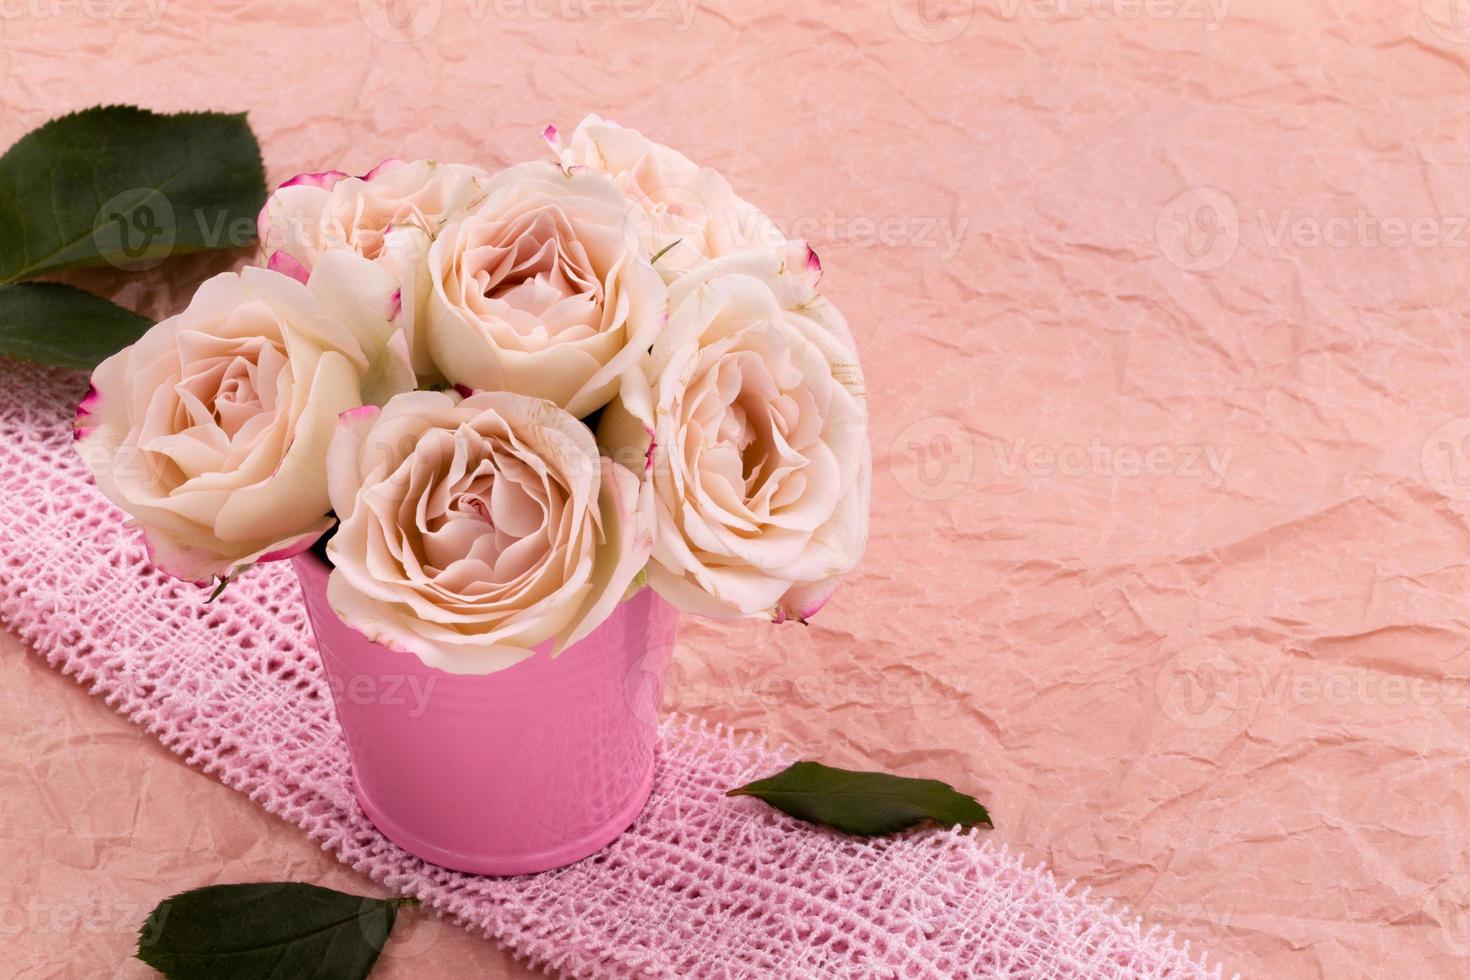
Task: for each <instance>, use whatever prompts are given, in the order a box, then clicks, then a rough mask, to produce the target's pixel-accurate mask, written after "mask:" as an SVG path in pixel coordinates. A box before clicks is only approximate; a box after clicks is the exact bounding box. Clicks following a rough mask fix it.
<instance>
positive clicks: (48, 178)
mask: <svg viewBox="0 0 1470 980" xmlns="http://www.w3.org/2000/svg"><path fill="white" fill-rule="evenodd" d="M264 201H265V172H264V170H263V169H262V167H261V162H260V146H259V144H258V143H257V142H256V140H255V135H254V134H253V133H252V132H251V131H250V127H249V125H248V124H247V123H246V122H245V116H244V114H243V113H242V114H237V115H226V114H224V113H218V112H185V113H179V114H177V115H163V114H160V113H155V112H150V111H148V110H147V109H139V108H137V107H135V106H99V107H96V108H92V109H83V110H82V111H80V112H74V113H71V114H70V115H66V116H62V117H60V118H59V119H53V120H51V121H50V122H48V123H46V124H45V125H43V126H41V127H40V128H39V129H35V130H32V131H31V132H29V133H27V134H26V135H25V136H22V137H21V138H20V140H19V141H18V142H17V143H16V144H15V145H14V146H12V147H11V148H10V149H9V150H8V151H6V153H5V155H4V156H3V157H0V229H4V231H3V233H0V283H5V282H19V281H21V280H24V279H33V278H35V277H37V276H41V275H46V274H49V273H53V272H56V271H58V270H61V269H72V268H79V267H83V266H100V265H114V266H117V267H118V268H122V269H146V268H151V267H152V266H154V265H157V264H158V263H159V262H161V261H163V260H164V259H165V258H167V257H168V256H170V255H180V254H183V253H185V252H196V251H200V250H203V249H215V248H234V247H238V246H241V245H248V244H249V243H250V242H252V241H254V239H255V218H256V215H257V214H258V213H259V211H260V207H261V205H262V204H263V203H264Z"/></svg>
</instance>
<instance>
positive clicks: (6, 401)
mask: <svg viewBox="0 0 1470 980" xmlns="http://www.w3.org/2000/svg"><path fill="white" fill-rule="evenodd" d="M85 387H86V386H85V380H84V379H81V378H79V377H78V376H76V375H74V374H70V373H66V372H60V371H53V370H47V369H42V368H36V367H31V366H26V365H21V364H16V363H13V362H8V361H0V479H3V487H4V494H5V497H4V500H5V503H4V506H3V508H0V556H3V558H0V616H3V618H4V620H5V622H6V624H7V625H8V626H9V627H10V628H11V629H12V630H14V631H15V632H16V633H18V634H19V635H20V636H21V637H22V638H23V639H24V640H25V641H26V642H28V643H29V644H31V646H32V647H33V648H34V649H35V650H36V651H37V652H38V653H40V654H41V655H42V656H44V657H45V658H46V659H47V660H48V661H49V662H50V663H51V664H52V665H53V666H55V667H58V668H60V669H61V670H62V671H63V672H64V673H66V674H68V675H70V676H72V677H73V678H75V679H76V680H77V681H78V682H79V683H81V684H82V685H84V686H85V687H87V688H88V689H90V690H92V691H100V692H103V693H104V694H105V695H106V698H107V701H108V703H109V704H111V705H113V706H115V707H116V708H117V709H118V710H119V711H121V712H122V713H123V714H125V715H126V716H127V717H128V718H130V719H131V720H132V721H134V722H135V723H137V724H139V725H142V726H144V727H146V728H147V729H148V730H149V731H151V732H153V733H154V734H155V735H157V737H158V738H159V739H160V740H161V741H162V742H163V743H164V744H165V745H167V746H168V747H169V748H170V749H172V750H173V751H174V752H176V753H178V754H179V755H180V756H182V757H183V758H184V759H185V760H186V761H187V762H189V763H190V764H191V765H194V766H198V767H199V768H201V769H203V770H204V771H206V772H212V773H216V774H217V775H218V776H219V778H220V779H221V780H222V781H223V782H224V783H226V784H227V785H229V786H231V787H233V788H235V789H237V790H239V791H240V792H242V793H248V794H249V795H250V797H251V798H252V799H254V800H256V801H257V802H259V803H260V804H261V805H262V806H264V807H265V808H266V809H268V810H270V811H271V812H272V813H276V814H279V815H281V816H282V817H284V818H285V819H287V820H290V821H291V822H293V823H295V824H297V825H299V826H300V827H301V828H302V829H304V830H305V831H306V832H307V833H308V834H309V835H310V836H311V837H312V839H313V840H315V841H317V842H318V843H320V844H321V845H322V846H323V847H325V848H327V849H328V850H330V851H331V852H332V853H334V854H335V855H336V856H337V857H338V858H340V859H341V860H342V861H343V862H345V863H347V864H350V865H352V866H353V867H354V868H357V869H358V870H361V871H363V872H366V873H367V874H369V875H371V876H372V877H373V878H374V879H375V880H377V881H380V882H382V883H383V884H384V885H386V886H387V887H389V888H391V889H393V890H394V891H396V892H398V893H400V894H404V895H413V896H416V897H417V898H419V899H421V900H422V901H423V903H424V904H425V905H427V906H430V907H433V908H435V909H438V910H440V911H442V912H443V913H445V914H447V915H450V916H452V917H454V918H455V919H456V920H457V921H459V922H460V923H462V924H463V925H465V926H467V927H471V928H475V929H480V930H483V931H484V932H485V933H486V934H487V935H489V936H491V937H493V938H494V939H495V940H496V941H498V942H500V943H501V944H503V945H505V946H506V947H508V948H509V949H510V950H512V951H513V952H514V953H515V954H516V955H517V956H518V957H520V958H522V959H524V960H525V961H527V962H528V963H530V964H531V965H533V966H535V967H538V968H541V969H545V970H548V971H550V972H554V973H557V974H561V975H566V976H572V977H606V976H637V977H669V978H705V977H781V978H806V977H838V976H840V977H902V978H904V980H911V978H930V977H932V978H936V980H949V978H954V977H1037V978H1041V977H1045V978H1057V977H1075V978H1086V980H1107V978H1119V980H1121V978H1125V977H1126V978H1205V977H1211V978H1218V977H1219V975H1220V968H1219V966H1218V965H1216V966H1214V967H1209V966H1207V965H1206V958H1205V956H1204V955H1203V954H1197V955H1191V954H1190V952H1189V949H1188V944H1184V945H1183V946H1182V947H1181V946H1179V945H1176V943H1175V942H1174V940H1173V937H1172V935H1163V934H1160V933H1159V932H1157V931H1156V930H1147V931H1145V930H1144V929H1142V928H1141V927H1140V925H1139V923H1138V922H1137V920H1136V919H1131V918H1129V917H1125V916H1124V915H1121V914H1119V913H1117V912H1115V911H1113V910H1111V909H1110V908H1109V907H1108V906H1107V905H1105V904H1100V903H1096V902H1093V901H1091V900H1089V898H1088V897H1087V895H1086V894H1085V893H1081V894H1076V893H1074V892H1073V890H1072V889H1071V888H1070V887H1069V886H1063V885H1060V884H1059V883H1058V882H1057V881H1056V880H1055V879H1053V878H1052V876H1051V875H1050V874H1049V873H1048V872H1046V871H1044V870H1041V869H1039V868H1034V867H1027V866H1025V865H1024V864H1023V862H1022V861H1021V860H1020V859H1019V858H1018V857H1017V856H1015V855H1013V854H1010V853H1008V852H1007V851H1006V850H1005V849H1003V848H999V847H994V846H991V845H990V844H988V843H985V842H984V841H983V839H982V840H977V839H975V838H974V837H972V836H970V835H966V834H957V833H953V832H950V831H943V830H931V831H925V832H918V833H911V834H906V835H900V836H897V837H893V838H884V839H879V840H861V839H857V838H850V837H846V836H843V835H840V834H836V833H832V832H828V831H825V830H823V829H820V828H813V827H810V826H807V825H804V824H801V823H798V822H796V821H793V820H790V819H788V818H786V817H784V816H782V815H781V814H779V813H776V812H775V811H773V810H770V809H769V808H767V807H766V806H765V805H764V804H761V803H759V802H757V801H755V800H752V799H737V800H732V799H727V798H726V797H725V796H724V795H723V790H724V789H726V788H728V787H730V786H736V785H739V784H740V783H741V782H744V781H746V780H748V779H750V778H753V777H755V776H758V775H765V774H767V773H769V772H771V771H773V770H775V769H777V768H779V767H781V766H783V765H785V764H786V763H788V762H790V761H791V758H790V757H789V756H788V755H787V754H785V753H782V752H780V751H777V750H775V749H773V748H771V747H769V746H767V745H766V744H765V743H764V742H763V741H762V740H761V739H759V738H758V737H756V736H751V735H735V734H732V733H728V732H725V731H722V730H717V729H714V728H711V727H708V726H705V725H703V724H701V723H700V722H698V721H696V720H693V719H689V718H673V719H670V720H668V721H667V722H665V724H664V726H663V729H662V738H663V741H662V749H661V755H660V760H659V767H658V772H657V781H656V785H655V787H654V793H653V798H652V800H651V801H650V802H649V804H648V807H647V809H646V810H645V811H644V813H643V814H642V816H641V817H640V818H639V819H638V822H637V823H636V824H635V825H634V826H633V828H632V829H631V830H629V831H628V832H627V833H626V834H624V835H623V836H622V837H620V838H619V839H618V840H617V841H615V842H614V843H613V844H612V845H611V846H610V847H608V848H607V849H606V850H604V851H602V852H601V853H599V854H597V855H596V856H594V857H592V858H589V859H587V860H585V861H582V862H580V863H578V864H576V865H573V866H572V867H569V868H564V869H562V870H559V871H553V872H548V873H546V874H542V875H534V876H528V877H522V878H480V877H475V876H472V875H464V874H459V873H456V872H452V871H446V870H444V869H442V868H438V867H435V866H433V865H429V864H426V863H424V862H423V861H420V860H418V859H417V858H414V857H412V856H410V855H408V854H406V853H404V852H403V851H401V850H399V849H398V848H397V847H396V846H394V845H393V844H391V843H390V842H388V841H387V840H386V839H384V838H383V837H382V836H381V835H380V834H379V833H378V832H377V831H376V830H375V829H374V828H373V826H372V825H371V824H370V823H368V821H367V819H366V818H365V817H364V816H363V814H362V812H361V811H360V810H359V809H358V806H357V803H356V802H355V800H354V799H353V796H352V790H351V786H350V782H349V777H348V759H347V751H346V747H345V745H344V744H343V742H342V739H341V736H340V733H339V732H338V730H337V726H336V723H335V722H334V720H333V718H332V710H331V704H330V697H329V694H328V691H327V689H326V684H325V682H324V681H323V679H322V676H321V673H320V670H319V668H318V664H317V655H316V651H315V650H314V649H313V646H312V639H311V635H310V633H309V630H308V628H307V625H306V617H305V613H304V610H303V608H302V605H301V602H300V597H299V595H298V591H297V585H296V581H295V578H294V577H293V575H292V574H291V570H290V568H289V567H287V566H286V565H285V563H280V564H277V565H274V566H267V567H264V568H261V569H257V570H256V571H254V572H252V573H251V574H250V575H248V576H245V577H244V578H243V579H242V580H241V581H240V582H237V583H236V584H234V585H233V586H232V587H231V588H230V589H229V590H228V591H227V592H226V593H225V595H224V597H223V598H221V599H220V600H219V601H218V602H216V603H214V604H213V605H208V606H206V605H204V604H203V603H202V601H201V600H202V597H201V595H200V593H199V591H198V590H197V589H195V588H194V587H192V586H188V585H183V584H180V583H177V582H174V581H172V580H170V579H168V578H166V577H165V576H163V575H161V574H159V573H157V572H155V571H153V570H152V569H150V568H149V567H148V565H147V561H146V557H145V555H144V552H143V547H142V543H141V539H140V538H139V536H138V534H137V533H136V532H135V531H132V530H128V529H126V528H125V527H124V526H123V520H124V515H123V514H122V513H121V512H119V511H118V510H117V509H115V508H114V507H113V506H112V505H111V504H110V503H108V502H107V501H106V500H105V499H104V498H103V497H102V496H101V495H100V494H98V492H97V491H96V489H95V488H94V487H93V485H92V482H91V479H90V478H89V477H88V475H87V474H86V471H85V469H84V467H83V466H82V465H81V462H80V460H79V459H78V458H77V457H76V454H75V453H74V451H73V449H72V439H71V432H70V425H71V418H72V414H73V410H74V406H75V404H76V401H77V400H78V399H79V398H80V397H81V395H82V393H83V391H84V390H85Z"/></svg>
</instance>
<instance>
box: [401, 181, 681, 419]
mask: <svg viewBox="0 0 1470 980" xmlns="http://www.w3.org/2000/svg"><path fill="white" fill-rule="evenodd" d="M485 190H486V196H485V200H484V202H483V203H482V204H480V205H479V206H478V207H477V208H476V209H474V210H473V211H472V212H470V213H469V214H467V215H465V216H463V217H462V218H460V219H459V220H457V221H455V222H452V223H450V224H448V225H446V226H445V227H444V229H443V231H442V232H441V233H440V234H439V237H438V238H437V239H436V240H435V242H434V244H433V246H432V247H431V248H430V249H429V263H428V267H429V278H430V285H431V290H432V292H431V295H430V297H429V305H428V344H429V352H430V354H431V355H432V357H433V360H434V363H435V364H436V366H437V367H438V369H439V370H440V371H441V372H443V374H444V376H445V377H446V378H448V379H449V380H450V381H452V382H455V383H457V384H464V385H468V386H469V387H471V388H476V389H484V390H488V391H513V392H516V393H518V394H522V395H531V396H533V397H537V398H546V399H549V400H550V401H554V402H556V403H557V404H558V405H560V406H561V407H563V408H565V409H566V410H567V411H569V412H570V413H571V414H573V415H575V416H578V417H580V416H584V415H587V414H589V413H591V412H592V411H594V410H596V409H598V408H600V407H602V406H603V405H605V404H606V403H607V402H608V400H609V399H611V398H612V396H613V395H614V393H616V391H617V387H618V377H619V375H621V374H622V372H624V371H626V370H627V369H628V368H629V367H631V366H632V365H633V364H635V363H636V362H637V360H638V358H640V357H642V356H643V354H644V353H645V352H646V351H647V350H648V348H649V346H650V345H651V344H652V343H653V340H654V338H655V337H656V336H657V335H658V332H659V329H660V328H661V327H662V325H663V321H664V318H665V316H666V314H667V290H666V289H665V287H664V284H663V281H662V280H661V279H660V278H659V275H658V273H657V272H655V271H654V270H653V266H652V265H651V264H650V263H649V256H648V255H647V253H645V252H644V250H643V248H642V247H641V245H640V244H639V242H638V239H637V235H636V228H635V227H634V220H633V216H634V210H633V208H632V205H631V204H630V203H629V201H628V200H627V198H625V197H623V195H622V194H621V193H619V191H618V189H617V188H616V187H614V186H613V184H612V182H611V181H609V180H608V179H607V178H606V177H601V176H597V175H593V174H578V175H570V176H569V175H567V174H565V173H563V172H562V171H561V170H560V169H558V168H557V167H556V166H555V165H554V164H550V163H528V164H522V165H520V166H517V167H512V168H510V169H509V170H506V171H503V172H501V173H499V174H497V175H496V176H495V177H493V178H491V180H490V182H489V183H488V184H487V185H486V188H485Z"/></svg>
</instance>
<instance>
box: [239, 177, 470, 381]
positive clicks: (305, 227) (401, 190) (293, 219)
mask: <svg viewBox="0 0 1470 980" xmlns="http://www.w3.org/2000/svg"><path fill="white" fill-rule="evenodd" d="M486 178H487V175H486V173H485V171H483V170H481V169H480V168H479V167H471V166H466V165H464V164H457V163H437V162H434V161H431V160H417V161H413V162H406V161H403V160H385V161H383V162H382V163H380V164H378V166H376V167H374V168H373V169H372V170H371V171H369V172H368V173H366V174H364V175H363V176H361V177H349V176H348V175H346V174H344V173H342V172H341V171H340V170H329V171H327V172H325V173H319V174H300V175H298V176H296V177H293V178H291V179H290V180H288V181H286V182H285V183H284V184H282V185H281V186H280V187H279V188H277V190H276V192H275V193H274V194H272V195H271V196H270V198H269V199H268V200H267V201H266V203H265V207H264V208H262V209H261V212H260V219H259V222H258V225H259V227H258V231H259V236H260V245H261V253H262V256H263V258H264V261H265V263H266V265H267V266H268V267H269V268H271V269H275V270H276V271H278V272H284V273H286V274H287V275H290V276H295V277H296V278H298V279H300V280H301V281H302V282H305V281H306V277H307V276H308V275H310V273H311V270H312V269H313V268H314V267H315V266H316V262H317V258H318V257H319V256H321V255H322V254H323V253H324V252H328V251H331V250H333V249H340V248H346V249H351V250H352V251H354V252H356V253H358V254H359V255H361V256H363V257H364V258H367V259H370V260H372V261H373V262H375V263H377V264H378V265H381V266H383V267H384V268H386V269H387V270H388V271H389V272H391V273H392V274H393V275H394V276H395V277H396V278H397V279H398V280H399V286H400V289H401V293H400V295H399V297H398V300H397V303H398V311H399V312H398V313H397V316H396V319H397V321H398V325H399V326H400V327H402V328H403V330H404V331H405V333H406V334H407V335H408V337H409V339H410V342H411V344H412V347H413V352H414V367H415V369H416V370H418V372H419V373H420V374H421V375H429V374H432V370H433V366H432V364H431V362H430V361H429V356H428V348H427V347H426V345H425V342H424V338H423V331H422V330H421V329H419V328H418V326H417V325H418V324H420V323H422V322H423V313H424V306H425V304H426V303H427V301H428V289H427V286H428V279H427V275H426V272H427V270H426V267H425V260H426V258H427V257H428V251H429V243H430V242H431V241H432V240H433V238H434V235H435V234H437V233H438V231H439V229H440V228H441V227H442V226H443V224H444V222H445V219H446V218H447V217H449V216H450V215H452V214H454V213H456V212H458V211H460V210H462V209H463V208H465V207H468V206H469V205H470V204H472V203H473V202H474V201H475V200H476V199H477V198H478V197H479V196H480V194H481V193H482V185H483V182H484V181H485V179H486Z"/></svg>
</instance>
